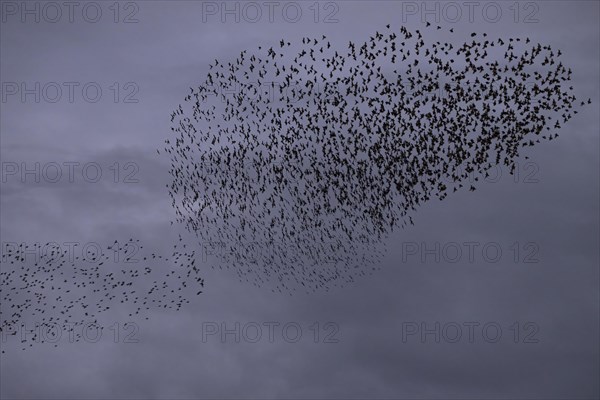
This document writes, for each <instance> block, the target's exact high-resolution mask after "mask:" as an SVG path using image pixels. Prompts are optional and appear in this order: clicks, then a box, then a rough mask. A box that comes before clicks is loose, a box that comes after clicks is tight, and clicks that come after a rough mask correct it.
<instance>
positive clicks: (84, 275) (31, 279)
mask: <svg viewBox="0 0 600 400" xmlns="http://www.w3.org/2000/svg"><path fill="white" fill-rule="evenodd" d="M182 242H183V240H182V238H181V236H180V237H179V243H178V244H175V245H174V246H173V253H172V254H171V257H163V256H162V255H159V254H156V253H146V252H145V250H144V246H143V245H140V244H139V240H134V239H133V238H130V239H129V240H127V241H124V242H121V243H119V242H118V241H115V242H114V243H112V244H111V245H109V246H106V251H103V252H101V253H100V254H98V253H96V252H95V250H94V251H90V254H85V255H84V254H82V255H81V256H75V255H74V252H72V251H70V250H69V249H68V248H64V249H63V248H60V247H53V246H52V245H50V243H46V244H45V245H44V246H42V245H41V244H33V245H28V244H21V245H19V246H18V247H9V246H7V248H5V249H2V269H1V271H0V333H1V334H2V335H3V338H4V339H3V341H4V340H5V339H6V337H9V338H10V337H11V336H14V339H15V340H16V341H18V342H19V343H18V344H20V345H21V346H22V349H26V348H29V347H32V346H34V345H35V344H36V343H43V342H44V340H48V341H50V342H53V341H54V340H53V338H52V334H57V332H62V334H63V335H64V337H63V338H62V340H61V341H57V344H55V346H58V345H59V344H60V343H64V342H65V341H66V340H70V341H72V342H79V341H81V340H82V332H83V330H82V327H84V326H95V327H97V329H104V328H105V325H111V324H113V323H114V321H112V322H111V321H110V317H108V318H109V319H108V320H106V318H104V319H103V318H102V317H103V315H106V314H107V313H109V312H110V310H113V311H116V312H118V315H119V316H122V317H124V318H127V319H128V321H131V322H134V321H135V320H136V319H140V318H146V319H148V315H149V313H150V312H152V311H156V310H175V311H177V310H180V309H181V307H182V306H184V305H185V304H188V303H190V298H191V297H192V296H195V295H199V294H200V293H202V290H203V287H204V279H203V278H202V277H201V276H200V271H201V269H200V266H199V265H198V264H199V261H198V257H197V256H196V254H195V252H194V251H186V250H185V247H186V245H185V244H184V243H182ZM178 246H179V248H178ZM116 254H120V255H121V256H120V257H119V258H118V259H117V258H116V257H115V255H116ZM90 324H91V325H90ZM25 330H27V331H31V334H26V333H25ZM67 338H68V339H67ZM7 342H8V341H7ZM9 346H10V347H12V343H9ZM2 352H4V350H2Z"/></svg>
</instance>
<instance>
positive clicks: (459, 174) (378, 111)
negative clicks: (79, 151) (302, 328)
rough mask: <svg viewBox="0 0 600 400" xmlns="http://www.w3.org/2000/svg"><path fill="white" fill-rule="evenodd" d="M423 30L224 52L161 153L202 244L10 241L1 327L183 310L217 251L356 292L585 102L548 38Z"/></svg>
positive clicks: (173, 190) (175, 201) (283, 287)
mask: <svg viewBox="0 0 600 400" xmlns="http://www.w3.org/2000/svg"><path fill="white" fill-rule="evenodd" d="M426 29H428V30H433V31H441V29H442V28H441V27H437V28H436V27H433V26H431V24H429V23H428V24H427V27H426ZM453 33H454V32H453V29H450V30H449V31H448V32H444V34H445V35H444V38H446V39H449V38H450V37H451V34H453ZM426 36H427V34H426V32H421V31H419V30H416V31H414V32H411V31H409V30H408V29H407V28H405V27H400V28H399V29H393V28H391V27H390V26H389V25H388V26H386V29H385V30H384V31H383V32H375V34H374V35H373V36H372V37H370V38H369V40H367V41H365V42H364V43H354V42H350V43H348V44H347V46H346V45H344V48H343V50H342V49H341V48H339V47H338V46H337V45H335V43H331V42H329V41H328V40H327V38H326V37H325V36H320V37H318V38H308V37H305V38H302V39H301V40H299V41H298V42H297V43H294V44H292V43H291V42H288V41H286V40H281V41H279V42H277V43H276V44H275V45H273V46H272V47H269V48H267V46H265V47H262V46H259V47H258V49H257V51H256V52H254V53H249V52H248V51H247V50H244V51H242V52H241V54H240V55H239V57H238V58H237V59H235V60H232V61H230V62H219V61H218V60H215V62H214V63H212V64H211V65H210V70H209V72H208V74H207V78H206V80H205V81H204V82H202V84H201V85H200V86H199V87H197V88H190V93H189V94H188V95H187V96H186V97H185V103H184V105H185V106H182V105H179V107H178V108H177V109H176V110H175V111H174V112H173V113H172V114H171V122H172V123H173V124H174V125H173V126H172V128H171V130H172V132H171V134H172V135H173V136H174V138H170V139H167V140H166V141H165V144H166V146H165V148H164V150H163V152H164V153H166V154H167V155H168V157H170V162H171V165H170V170H169V173H170V174H171V176H172V182H171V183H170V184H169V185H167V186H168V189H169V194H170V198H171V204H172V206H173V207H174V210H175V215H176V221H177V222H178V223H179V224H182V225H183V226H184V227H185V228H186V229H187V231H189V232H191V233H192V234H194V241H195V242H196V243H197V244H198V247H197V248H196V249H195V250H193V251H191V252H187V251H185V245H184V244H182V239H181V236H180V238H179V243H178V244H176V245H175V246H174V248H173V253H172V256H171V257H168V258H166V257H165V258H163V257H162V256H159V255H157V254H155V253H153V254H150V255H148V256H146V257H143V259H141V260H140V262H139V263H136V264H127V263H120V264H115V263H113V262H111V256H112V254H111V253H110V252H111V251H112V250H115V249H117V250H119V251H123V250H124V248H125V247H126V246H127V243H122V244H119V243H114V247H115V248H110V247H109V248H108V250H109V251H108V252H107V253H106V254H101V255H99V256H97V258H95V259H94V260H93V261H94V263H92V264H90V263H89V262H88V261H83V260H82V259H79V258H76V259H74V260H73V259H69V258H68V257H67V255H66V254H65V253H64V252H61V251H58V252H50V253H48V254H45V255H43V256H41V257H40V258H39V259H37V260H34V261H32V260H30V259H27V254H28V253H30V252H31V251H32V250H34V251H39V249H32V248H30V247H28V246H26V245H25V246H21V247H20V248H18V249H13V250H12V251H10V252H8V253H4V252H3V253H4V254H3V259H2V269H1V271H0V331H2V332H3V333H4V334H5V333H6V332H11V333H10V334H15V335H16V333H15V328H16V327H18V326H19V324H21V323H22V322H23V321H32V320H35V321H37V323H38V324H41V326H42V327H44V326H46V327H51V326H53V325H54V324H59V325H60V326H61V328H62V329H63V330H65V331H71V332H72V331H73V329H75V327H77V326H81V325H82V324H85V323H89V322H90V321H93V322H97V323H98V324H101V321H100V320H99V316H101V315H102V314H104V313H107V312H108V310H109V309H113V310H114V309H115V308H116V309H118V311H119V312H120V313H127V314H128V315H129V317H131V318H135V317H143V316H144V315H147V313H148V312H149V310H151V309H154V308H157V309H162V310H165V309H166V310H171V309H172V310H179V309H180V308H181V307H182V306H183V305H184V304H187V303H189V301H190V297H191V296H193V295H199V294H200V293H201V292H202V287H203V283H204V281H203V279H202V278H201V276H200V271H201V268H200V264H202V263H203V262H204V258H205V257H206V258H208V257H210V261H211V263H212V265H213V268H217V267H218V268H221V269H223V268H225V269H234V270H235V271H236V272H237V274H238V276H239V278H240V280H242V281H247V282H250V283H252V284H254V285H256V286H263V285H265V284H270V285H272V288H271V290H272V291H274V292H282V293H284V292H285V293H287V292H289V293H291V292H292V291H295V290H302V291H306V292H309V293H310V292H311V291H317V290H329V289H330V288H331V287H332V286H338V285H339V286H344V285H346V284H349V283H351V282H353V281H354V280H355V279H356V278H357V277H360V276H364V275H367V274H372V273H373V271H374V270H376V269H377V268H378V264H379V261H380V260H381V257H382V256H383V254H384V252H385V245H384V243H385V241H384V240H383V239H384V238H385V237H386V236H388V235H389V234H390V233H391V232H392V231H393V230H394V229H395V228H398V227H401V228H402V227H405V226H406V225H407V224H412V223H413V220H412V214H413V213H414V211H415V210H416V209H417V207H418V206H419V205H420V204H422V203H423V202H426V201H428V200H430V199H432V198H434V197H435V198H438V199H440V200H442V199H444V198H445V197H446V196H447V195H448V193H452V192H455V191H457V190H460V189H461V188H463V186H464V188H465V189H467V187H468V189H469V190H475V186H473V185H471V184H467V183H466V182H467V181H466V179H467V178H469V177H472V176H473V174H476V175H477V176H479V177H483V176H484V175H485V174H487V171H488V170H489V169H490V168H492V167H495V166H498V165H500V164H504V165H506V166H507V167H508V168H509V169H510V170H511V171H513V170H514V168H515V163H516V161H518V158H519V157H520V152H521V151H522V150H523V148H527V147H530V146H535V145H536V144H538V143H540V141H541V140H548V141H551V140H554V139H556V137H557V136H558V133H557V130H558V129H560V128H561V126H562V125H563V124H564V123H566V122H567V121H568V120H570V119H571V118H572V117H573V116H574V114H577V112H578V111H577V110H576V109H575V106H579V105H584V104H585V103H586V102H581V103H579V104H578V103H577V102H576V98H575V96H574V95H573V94H572V92H573V88H572V87H571V86H569V84H568V81H570V79H571V74H572V72H571V69H570V68H568V67H567V66H565V65H563V63H562V62H561V61H560V56H561V51H560V50H556V49H553V48H551V46H549V45H542V44H533V43H532V42H531V41H530V39H529V38H525V39H522V38H508V39H502V38H496V39H493V38H491V37H489V36H488V35H487V34H485V33H483V34H478V33H472V34H471V35H470V37H469V38H468V40H467V41H465V42H463V43H462V44H455V43H451V42H450V41H436V40H428V38H427V37H426ZM589 102H590V100H588V101H587V103H589ZM157 151H158V152H159V154H160V152H161V151H160V150H157ZM525 158H527V157H525ZM198 240H199V242H198ZM131 241H133V239H130V242H131ZM129 244H131V243H129ZM178 245H179V246H182V247H180V248H179V249H178V248H177V246H178ZM198 249H201V251H200V252H201V253H202V254H201V256H202V257H200V256H199V254H198V253H199V252H198ZM200 259H202V261H199V260H200ZM197 260H198V261H197ZM157 263H158V264H164V265H168V267H165V266H164V265H162V266H161V265H153V266H152V268H151V267H150V265H151V264H157ZM76 338H77V340H80V339H81V337H80V335H76ZM38 340H39V338H37V337H30V338H29V343H28V342H27V339H25V340H24V342H23V343H22V348H23V349H25V348H26V347H27V346H32V345H33V344H34V343H36V342H37V341H38Z"/></svg>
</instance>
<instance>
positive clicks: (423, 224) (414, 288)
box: [0, 1, 600, 399]
mask: <svg viewBox="0 0 600 400" xmlns="http://www.w3.org/2000/svg"><path fill="white" fill-rule="evenodd" d="M0 4H1V6H2V9H1V11H2V14H1V18H2V20H1V25H0V27H1V30H0V46H1V54H0V73H1V76H0V81H1V82H2V93H1V94H2V102H1V103H0V106H1V110H2V111H1V115H0V129H1V149H0V157H1V161H2V163H3V180H2V184H1V185H2V186H1V194H0V205H1V210H0V212H1V227H0V235H1V241H2V243H6V242H17V243H21V242H25V243H29V244H33V243H36V242H44V243H45V242H48V241H55V242H59V243H64V242H78V243H89V242H94V243H100V244H101V245H104V244H110V243H111V242H112V241H113V240H115V239H117V238H120V239H121V240H127V239H129V238H136V239H139V240H140V242H141V243H143V245H144V248H145V250H144V251H146V252H168V251H169V246H171V243H175V240H176V237H177V234H178V233H179V232H180V231H181V228H179V227H176V226H171V224H170V221H171V220H172V219H173V218H174V212H173V209H172V208H171V205H170V201H171V200H170V198H169V196H168V192H167V189H166V188H165V185H166V184H168V183H169V175H168V172H167V171H168V167H169V164H168V160H167V159H165V158H164V157H160V156H158V155H157V154H156V149H157V148H159V147H163V142H164V140H165V139H166V138H167V137H168V136H169V132H170V118H169V116H170V113H171V111H172V110H173V109H174V108H175V107H176V106H177V105H178V104H179V103H181V102H182V100H183V98H184V97H185V96H186V95H187V94H189V88H190V87H191V86H197V85H199V84H201V82H203V81H204V79H205V77H206V73H207V72H208V68H209V64H210V63H212V62H213V61H214V60H215V59H219V60H226V61H230V60H235V58H236V57H237V56H238V55H239V53H240V52H241V51H243V50H246V49H255V48H256V46H257V45H261V44H264V45H265V46H273V45H275V44H276V43H278V42H279V40H280V39H282V38H285V39H286V40H287V41H292V40H294V41H299V40H301V39H302V37H304V36H312V35H321V34H324V35H327V36H328V38H329V39H330V41H331V43H332V46H339V47H340V49H342V50H345V49H346V47H347V44H348V41H349V40H352V41H357V42H362V41H365V40H368V38H369V36H370V35H373V34H374V33H375V31H377V30H379V31H381V30H383V28H384V27H385V25H386V24H388V23H389V24H392V25H393V26H395V27H397V28H398V29H399V27H400V26H401V25H405V26H407V27H408V28H409V29H419V28H421V29H422V27H423V25H424V23H423V21H422V15H421V11H424V10H423V8H424V7H426V10H425V11H427V10H434V12H433V13H429V14H427V13H426V14H425V17H427V19H428V20H429V21H431V22H432V23H434V24H439V25H441V26H443V27H448V28H449V27H454V28H455V31H456V34H455V36H456V35H458V36H457V37H458V38H459V39H460V40H463V39H462V37H463V36H464V40H467V38H468V37H469V34H470V33H471V32H474V31H477V32H487V34H488V35H490V36H491V37H508V36H511V35H512V36H520V37H530V38H531V40H532V41H534V42H541V43H546V44H550V45H551V46H552V47H553V48H557V49H558V48H560V49H561V51H562V53H563V63H564V64H565V65H567V66H569V67H571V68H572V70H573V82H572V84H573V86H574V92H575V95H576V96H577V97H578V98H580V99H588V98H591V99H592V102H593V104H592V105H591V106H588V107H585V108H583V109H582V110H581V111H580V113H579V114H578V115H576V116H575V118H573V119H572V120H571V121H569V122H568V123H567V124H566V126H564V127H563V128H562V129H560V131H559V132H558V133H559V134H560V136H559V138H558V139H557V140H555V141H552V142H545V143H542V144H541V145H539V146H537V147H535V148H534V149H533V150H532V151H531V153H530V156H531V161H532V163H531V164H526V163H524V162H521V163H520V164H519V166H520V167H519V175H518V176H516V177H515V176H510V175H509V174H508V171H506V170H505V169H500V170H499V173H500V178H499V179H498V180H497V182H487V183H483V184H481V185H480V186H479V190H477V191H475V192H468V191H465V192H459V193H456V194H454V195H452V196H449V197H448V198H447V199H446V200H444V201H443V202H440V201H437V200H435V201H431V202H430V203H427V204H425V205H423V206H422V207H421V208H420V209H419V210H418V212H417V213H416V214H415V216H414V217H413V218H414V221H415V226H411V227H410V228H406V229H404V230H400V231H398V232H396V233H394V235H392V237H390V238H389V239H387V240H386V243H385V244H386V246H387V248H388V249H389V250H388V253H387V255H386V257H385V259H384V260H383V262H382V263H381V265H379V266H378V267H380V270H379V271H377V272H376V273H374V274H373V275H371V276H369V277H365V278H362V279H359V280H357V281H356V283H354V284H353V285H351V286H349V287H346V288H344V289H335V290H333V291H329V292H326V293H317V294H311V295H306V294H294V295H293V296H290V295H289V294H285V295H283V294H279V293H278V294H275V293H273V292H272V291H271V290H270V288H268V287H261V288H258V287H255V286H252V285H248V284H244V283H241V282H239V281H238V279H237V275H236V273H235V272H233V271H224V270H219V269H216V270H215V269H212V268H210V267H209V265H208V264H206V263H204V264H203V263H200V266H201V268H202V270H203V272H202V275H203V276H204V278H205V290H204V293H203V294H202V295H200V296H198V297H196V298H194V300H193V301H192V302H191V304H188V305H187V306H186V307H185V308H184V309H182V310H181V311H179V312H175V311H171V312H153V313H152V314H151V316H150V319H149V320H135V321H133V322H134V323H135V324H136V325H135V326H137V327H138V328H139V330H136V331H135V332H133V331H132V330H127V329H125V327H124V324H125V323H127V322H128V321H130V319H128V317H127V316H126V314H123V313H121V312H119V310H115V311H114V312H113V314H111V315H110V318H112V320H111V324H117V326H119V327H120V329H121V331H120V336H119V338H118V340H117V342H118V343H114V340H113V333H112V332H111V331H105V332H104V336H103V337H102V338H101V339H100V340H99V341H98V342H96V343H89V342H82V343H69V340H68V338H64V339H62V340H61V342H60V345H59V346H58V347H53V346H51V345H46V344H40V345H37V346H34V347H32V348H31V349H28V350H26V351H21V349H20V346H19V343H18V339H15V338H14V337H9V338H8V339H6V341H5V342H3V343H1V344H0V346H2V348H3V349H5V350H6V353H5V354H2V357H1V358H0V367H1V370H0V396H1V397H2V398H3V399H4V398H7V399H12V398H23V399H25V398H26V399H34V398H36V399H37V398H45V399H46V398H52V399H54V398H55V399H64V398H73V399H82V398H85V399H88V398H123V399H125V398H127V399H129V398H132V399H133V398H140V399H142V398H143V399H146V398H157V399H160V398H182V399H183V398H354V397H357V398H358V397H360V398H364V397H373V398H426V399H429V398H444V399H446V398H457V399H458V398H461V399H462V398H515V397H519V398H530V399H538V398H545V399H546V398H557V399H558V398H561V399H562V398H571V399H576V398H577V399H579V398H581V399H583V398H585V399H587V398H598V396H599V381H598V376H599V373H600V371H599V342H598V336H599V331H598V329H599V325H598V322H599V321H598V315H599V311H600V310H599V283H600V282H599V270H598V265H599V261H600V260H599V251H598V243H599V242H600V237H599V201H600V200H599V176H598V174H599V168H600V164H599V141H598V137H599V136H598V132H599V126H600V124H599V113H598V104H600V96H599V91H600V89H599V87H600V85H599V82H600V81H599V76H598V71H599V65H598V62H599V49H600V46H599V43H598V42H599V37H600V29H599V21H600V15H599V3H598V2H596V1H543V2H542V1H538V2H521V3H514V2H512V1H506V2H505V1H499V2H496V3H493V2H477V4H475V5H473V6H472V8H469V6H468V5H465V4H464V3H463V2H456V3H452V6H448V4H449V3H447V2H439V3H437V5H436V2H429V3H426V6H423V5H422V2H420V1H419V2H393V1H348V2H346V1H337V2H320V3H314V2H312V1H307V2H276V4H273V5H271V6H269V5H268V4H265V3H264V2H262V1H259V2H257V3H254V5H252V6H248V5H246V3H244V2H240V3H236V2H227V5H226V6H225V5H223V4H222V3H221V2H202V1H168V2H167V1H137V2H120V3H118V7H116V6H115V5H114V3H113V2H109V1H107V2H104V1H98V2H96V3H93V4H91V5H88V6H85V5H86V4H87V3H85V2H81V3H80V4H79V5H76V6H73V7H74V8H73V9H72V19H73V21H72V22H70V21H69V17H70V16H69V8H68V7H67V6H65V5H62V6H61V4H62V2H58V3H54V4H58V5H59V6H60V8H61V13H62V14H61V15H60V17H59V16H58V15H57V14H56V10H57V9H56V7H54V5H50V6H48V5H46V3H44V2H34V1H31V2H27V7H29V9H31V10H38V11H39V15H38V17H39V22H36V21H35V18H36V15H35V13H36V11H33V14H27V13H25V14H24V15H22V14H21V13H22V12H23V11H24V10H22V8H23V7H24V6H23V5H22V3H21V2H10V1H2V2H1V3H0ZM236 4H237V5H236ZM515 4H517V5H515ZM256 5H258V8H256ZM456 5H458V8H456ZM84 6H85V7H84ZM36 7H37V8H36ZM223 7H228V9H229V10H234V11H233V14H227V13H224V14H223V15H221V12H222V11H223V10H222V8H223ZM236 7H237V8H236ZM269 7H272V8H271V9H270V8H269ZM436 7H437V8H436ZM452 7H454V8H452ZM84 9H85V11H84ZM98 9H100V10H101V13H102V14H101V15H100V16H99V17H98V21H97V22H95V23H93V22H92V21H93V20H94V19H95V18H96V11H97V10H98ZM257 9H259V10H260V12H261V14H260V16H259V15H258V14H256V10H257ZM236 10H237V11H236ZM299 10H300V14H298V13H297V12H298V11H299ZM435 10H438V12H439V15H437V16H438V17H439V22H437V21H435V18H436V11H435ZM456 10H460V11H459V12H460V14H456ZM498 10H500V14H497V12H498ZM270 11H271V12H272V14H270ZM236 13H237V15H236ZM236 17H238V18H239V22H236V20H235V19H236ZM23 18H24V20H23ZM115 19H116V20H117V21H118V22H115ZM52 20H56V21H55V22H52ZM125 20H127V21H128V22H131V23H125V22H124V21H125ZM253 20H255V21H253ZM295 20H297V21H295ZM136 21H137V22H136ZM294 21H295V22H294ZM326 21H327V22H326ZM525 21H527V23H526V22H525ZM461 35H462V36H461ZM442 38H443V37H442ZM459 39H456V40H459ZM69 82H72V83H69ZM36 83H39V88H40V89H39V91H38V94H39V96H40V99H39V102H36V99H35V96H36V94H35V92H36V90H35V88H36ZM23 85H24V86H23ZM56 87H61V88H62V93H60V95H57V92H56ZM69 87H72V88H73V92H72V94H73V98H72V101H70V99H69V89H68V88H69ZM84 87H85V88H86V91H83V88H84ZM98 87H99V88H100V89H101V91H102V93H101V96H100V97H98V99H97V101H96V102H93V101H92V99H93V98H94V97H95V96H96V89H97V88H98ZM15 88H16V89H15ZM22 89H29V90H32V89H33V92H34V93H33V94H25V95H23V93H22ZM15 90H16V93H15ZM22 95H23V97H22ZM57 96H58V97H57ZM54 100H56V101H55V102H53V101H54ZM36 162H39V163H40V166H41V167H40V168H43V167H44V166H48V167H47V168H46V172H48V173H49V174H50V172H52V171H50V169H51V167H50V166H49V165H50V164H49V163H58V164H59V165H62V166H63V177H62V179H60V181H59V182H57V183H53V182H50V180H51V179H48V176H44V175H43V174H42V176H41V179H40V182H35V181H34V179H33V178H32V176H29V175H28V179H26V180H25V181H23V180H22V179H21V178H20V175H19V174H20V172H22V171H21V170H20V169H21V168H22V166H23V165H25V166H26V167H27V168H34V165H35V163H36ZM68 162H79V163H80V164H79V165H78V166H74V178H73V182H69V180H68V176H67V173H68V169H67V167H65V166H64V163H68ZM7 163H10V165H17V166H18V168H19V172H18V173H17V174H16V175H6V174H5V172H6V170H5V169H6V168H8V167H7V166H8V165H9V164H7ZM14 163H16V164H14ZM22 163H25V164H22ZM87 163H97V164H94V165H96V166H98V165H99V166H100V168H101V170H102V177H100V178H99V181H98V182H96V183H93V182H90V181H89V180H93V179H90V174H91V177H92V178H93V176H94V170H93V169H90V170H88V171H87V172H88V175H86V179H84V178H83V177H82V175H81V172H82V167H83V166H84V165H86V164H87ZM115 163H118V165H117V168H116V169H118V170H119V175H118V177H116V180H117V181H118V182H116V183H115V175H114V173H115ZM127 163H133V164H127ZM53 165H54V164H53ZM111 166H112V169H111ZM49 171H50V172H49ZM130 174H131V175H130ZM5 175H6V176H5ZM52 176H53V175H52ZM128 176H129V178H130V179H129V180H131V179H135V180H137V182H130V183H127V182H124V181H125V180H128V179H127V177H128ZM473 242H475V244H473V245H469V244H465V243H473ZM436 246H439V251H437V252H436V250H435V249H436ZM469 246H473V247H472V248H473V253H472V254H469V248H470V247H469ZM457 247H458V248H459V249H460V250H461V254H460V255H458V256H456V257H455V254H456V253H455V250H456V248H457ZM427 249H434V253H433V254H430V253H427V252H422V250H427ZM498 249H499V250H500V251H501V256H499V259H498V260H495V257H496V255H495V252H496V251H497V250H498ZM422 253H423V254H422ZM436 257H438V258H439V259H436ZM455 258H456V259H455ZM28 322H29V323H31V324H34V323H35V321H28ZM436 322H437V323H439V330H438V332H439V335H440V340H439V342H436V340H435V339H436V338H435V334H434V333H429V334H426V335H424V336H422V335H421V334H422V333H423V332H422V330H423V328H425V329H429V330H432V331H434V332H435V330H436ZM236 323H237V324H239V333H240V340H239V343H238V342H236V340H235V335H234V334H226V335H224V336H222V335H221V333H223V332H222V328H227V329H229V330H232V331H235V330H236ZM316 323H317V324H318V325H316ZM286 324H287V325H286ZM257 326H258V327H260V329H261V333H262V336H261V337H260V338H258V339H257V340H253V339H254V338H255V335H256V331H257ZM269 326H271V328H269ZM284 326H285V327H286V330H283V327H284ZM457 326H458V327H459V328H460V329H461V333H462V336H460V337H459V338H457V339H456V340H452V339H454V337H455V332H456V327H457ZM129 327H131V325H130V326H129ZM297 327H300V329H301V333H299V334H298V332H297ZM469 327H471V328H469ZM484 327H486V328H485V329H484ZM498 327H499V328H500V329H501V333H500V334H499V336H498V337H497V338H495V337H496V336H497V328H498ZM211 329H212V330H211ZM214 329H217V330H218V332H216V333H214ZM271 329H272V331H271ZM470 329H472V331H470ZM129 332H133V333H132V336H130V337H129V339H136V340H137V343H129V341H131V340H126V339H125V335H126V333H129ZM470 332H472V333H473V336H472V337H471V338H470V337H469V336H470V335H469V333H470ZM270 333H272V337H269V336H270ZM317 333H318V334H317ZM296 336H298V337H297V340H294V339H295V337H296ZM271 339H272V340H271Z"/></svg>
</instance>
